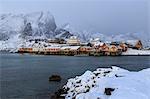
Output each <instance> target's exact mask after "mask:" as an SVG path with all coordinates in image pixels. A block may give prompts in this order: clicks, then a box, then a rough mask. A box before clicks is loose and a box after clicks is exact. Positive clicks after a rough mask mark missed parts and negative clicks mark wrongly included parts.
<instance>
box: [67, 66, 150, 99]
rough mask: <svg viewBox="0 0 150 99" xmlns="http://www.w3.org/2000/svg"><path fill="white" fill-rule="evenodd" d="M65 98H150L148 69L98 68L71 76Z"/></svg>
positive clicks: (149, 70)
mask: <svg viewBox="0 0 150 99" xmlns="http://www.w3.org/2000/svg"><path fill="white" fill-rule="evenodd" d="M64 88H65V89H67V94H66V95H65V99H150V94H149V93H150V69H145V70H142V71H139V72H129V71H127V70H124V69H121V68H119V67H112V68H98V69H97V70H96V71H93V72H91V71H86V72H85V73H84V74H83V75H81V76H77V77H75V78H71V79H69V80H68V82H67V84H66V85H65V86H64Z"/></svg>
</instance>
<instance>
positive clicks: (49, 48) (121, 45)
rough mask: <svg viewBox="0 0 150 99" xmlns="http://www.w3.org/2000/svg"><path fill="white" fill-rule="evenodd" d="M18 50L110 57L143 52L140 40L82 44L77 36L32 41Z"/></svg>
mask: <svg viewBox="0 0 150 99" xmlns="http://www.w3.org/2000/svg"><path fill="white" fill-rule="evenodd" d="M27 43H28V44H23V45H22V47H21V48H19V49H18V52H19V53H36V54H45V55H67V56H105V55H106V56H109V55H112V56H114V55H121V54H122V52H126V51H127V50H128V48H132V49H137V50H141V49H142V48H143V46H142V42H141V41H140V40H127V41H119V42H102V41H100V39H99V38H95V39H91V40H90V41H89V42H87V43H85V42H80V40H79V39H78V38H77V37H76V36H71V37H70V38H69V39H67V40H64V39H32V40H29V41H28V42H27Z"/></svg>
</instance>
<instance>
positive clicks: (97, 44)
mask: <svg viewBox="0 0 150 99" xmlns="http://www.w3.org/2000/svg"><path fill="white" fill-rule="evenodd" d="M103 44H104V43H103V42H96V43H95V44H94V46H103Z"/></svg>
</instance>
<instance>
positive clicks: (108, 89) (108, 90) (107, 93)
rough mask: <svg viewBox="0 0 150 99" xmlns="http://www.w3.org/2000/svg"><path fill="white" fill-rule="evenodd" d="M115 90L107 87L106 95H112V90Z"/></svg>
mask: <svg viewBox="0 0 150 99" xmlns="http://www.w3.org/2000/svg"><path fill="white" fill-rule="evenodd" d="M114 90H115V88H105V92H104V93H105V94H106V95H111V93H112V91H114Z"/></svg>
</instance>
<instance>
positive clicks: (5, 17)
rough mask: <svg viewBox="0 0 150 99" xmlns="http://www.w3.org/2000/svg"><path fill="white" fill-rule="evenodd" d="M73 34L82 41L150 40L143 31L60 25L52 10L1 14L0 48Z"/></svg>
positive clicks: (67, 36)
mask: <svg viewBox="0 0 150 99" xmlns="http://www.w3.org/2000/svg"><path fill="white" fill-rule="evenodd" d="M72 35H76V36H77V37H79V39H80V40H81V41H89V40H90V39H91V38H100V40H101V41H122V40H127V39H141V40H142V41H143V42H144V44H146V45H149V44H148V43H147V42H148V41H150V40H147V39H144V38H143V37H142V36H143V34H142V33H126V34H118V35H105V34H102V33H99V32H96V33H92V32H89V31H86V30H84V31H78V30H76V29H74V28H73V27H71V26H70V25H69V24H68V23H67V24H64V25H62V26H60V27H58V26H57V25H56V23H55V19H54V17H53V15H52V14H51V13H50V12H34V13H29V14H17V15H16V14H2V15H0V45H1V46H0V49H4V48H11V49H13V48H16V47H18V46H19V45H20V43H21V42H24V40H28V39H30V38H32V39H33V38H43V39H45V38H63V39H67V38H69V37H70V36H72Z"/></svg>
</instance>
